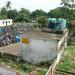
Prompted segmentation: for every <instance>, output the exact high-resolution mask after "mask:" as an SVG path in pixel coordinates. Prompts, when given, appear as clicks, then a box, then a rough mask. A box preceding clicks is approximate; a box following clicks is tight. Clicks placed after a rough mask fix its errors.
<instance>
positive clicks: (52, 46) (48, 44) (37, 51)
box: [21, 39, 57, 64]
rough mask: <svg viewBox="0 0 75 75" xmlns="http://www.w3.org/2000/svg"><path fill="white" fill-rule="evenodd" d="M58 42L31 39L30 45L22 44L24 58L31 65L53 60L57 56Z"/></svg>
mask: <svg viewBox="0 0 75 75" xmlns="http://www.w3.org/2000/svg"><path fill="white" fill-rule="evenodd" d="M56 48H57V42H56V41H54V40H47V39H45V40H43V39H29V44H25V43H21V55H22V58H23V59H24V60H26V61H28V62H31V63H34V64H36V63H40V62H42V61H48V60H52V59H54V58H55V57H56V55H57V49H56Z"/></svg>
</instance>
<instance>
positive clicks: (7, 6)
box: [6, 1, 11, 10]
mask: <svg viewBox="0 0 75 75" xmlns="http://www.w3.org/2000/svg"><path fill="white" fill-rule="evenodd" d="M10 8H11V2H10V1H7V3H6V9H7V10H9V9H10Z"/></svg>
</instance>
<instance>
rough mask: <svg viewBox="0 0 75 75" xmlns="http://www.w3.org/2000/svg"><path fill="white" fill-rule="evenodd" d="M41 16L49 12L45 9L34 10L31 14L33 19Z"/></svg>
mask: <svg viewBox="0 0 75 75" xmlns="http://www.w3.org/2000/svg"><path fill="white" fill-rule="evenodd" d="M40 16H47V13H46V12H44V11H43V10H35V11H33V12H32V14H31V17H32V18H33V19H36V20H37V19H38V17H40Z"/></svg>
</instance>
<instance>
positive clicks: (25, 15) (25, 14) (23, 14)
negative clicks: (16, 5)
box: [16, 8, 31, 22]
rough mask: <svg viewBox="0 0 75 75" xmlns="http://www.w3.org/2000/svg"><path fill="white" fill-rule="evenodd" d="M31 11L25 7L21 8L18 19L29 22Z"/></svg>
mask: <svg viewBox="0 0 75 75" xmlns="http://www.w3.org/2000/svg"><path fill="white" fill-rule="evenodd" d="M30 14H31V13H30V11H29V10H27V9H24V8H21V10H20V11H19V14H18V15H17V17H16V21H20V22H23V21H25V22H28V21H30Z"/></svg>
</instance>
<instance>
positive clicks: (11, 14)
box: [7, 9, 18, 20]
mask: <svg viewBox="0 0 75 75" xmlns="http://www.w3.org/2000/svg"><path fill="white" fill-rule="evenodd" d="M17 15H18V12H17V10H16V9H14V10H9V11H8V12H7V17H8V18H10V19H13V20H15V19H16V17H17Z"/></svg>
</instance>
